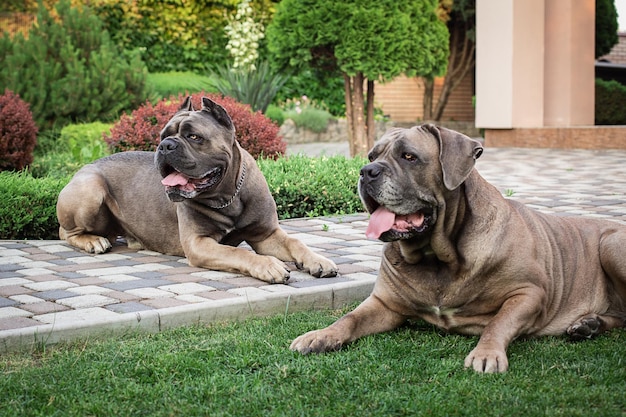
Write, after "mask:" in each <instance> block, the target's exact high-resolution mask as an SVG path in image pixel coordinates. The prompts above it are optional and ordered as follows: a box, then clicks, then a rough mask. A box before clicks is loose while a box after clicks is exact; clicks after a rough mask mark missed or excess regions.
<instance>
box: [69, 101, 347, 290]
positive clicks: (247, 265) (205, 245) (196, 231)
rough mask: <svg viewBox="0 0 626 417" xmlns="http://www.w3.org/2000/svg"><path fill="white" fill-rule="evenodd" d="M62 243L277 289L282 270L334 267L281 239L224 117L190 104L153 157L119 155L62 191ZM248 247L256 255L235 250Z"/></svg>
mask: <svg viewBox="0 0 626 417" xmlns="http://www.w3.org/2000/svg"><path fill="white" fill-rule="evenodd" d="M57 216H58V219H59V223H60V226H61V227H60V230H59V235H60V237H61V239H65V240H66V241H67V242H68V243H70V244H71V245H73V246H75V247H77V248H80V249H82V250H85V251H87V252H90V253H103V252H106V251H108V250H109V249H110V248H111V242H112V241H114V240H115V239H116V238H117V237H118V236H124V237H125V238H126V239H127V241H128V243H129V246H130V247H132V248H136V249H138V248H145V249H150V250H153V251H157V252H161V253H165V254H171V255H179V256H186V257H187V259H188V261H189V264H190V265H192V266H198V267H203V268H209V269H215V270H221V271H230V272H241V273H244V274H248V275H250V276H252V277H255V278H258V279H261V280H264V281H267V282H270V283H284V282H286V281H287V280H288V279H289V270H288V268H287V267H286V265H285V264H284V263H283V261H293V262H295V263H296V265H297V267H298V268H302V269H303V270H306V271H308V272H309V273H310V274H312V275H313V276H316V277H330V276H334V275H336V274H337V267H336V265H335V264H334V263H333V262H332V261H330V260H328V259H326V258H324V257H323V256H320V255H318V254H316V253H314V252H312V251H311V250H310V249H309V248H308V247H306V246H305V245H304V244H303V243H302V242H300V241H298V240H296V239H294V238H292V237H290V236H288V235H287V234H286V233H285V232H284V231H283V230H282V229H281V228H280V227H279V224H278V216H277V213H276V203H275V202H274V200H273V198H272V196H271V194H270V191H269V188H268V186H267V183H266V181H265V178H264V177H263V174H262V173H261V171H260V170H259V168H258V167H257V164H256V161H255V160H254V159H253V157H252V156H251V155H250V154H249V153H248V152H246V151H245V150H244V149H242V148H241V147H240V145H239V143H238V142H237V141H236V140H235V126H233V122H232V120H231V118H230V116H229V115H228V113H227V112H226V110H225V109H224V108H223V107H221V106H220V105H218V104H217V103H215V102H213V101H212V100H210V99H208V98H206V97H205V98H203V99H202V109H201V110H199V111H195V110H194V109H193V107H192V104H191V99H190V98H189V97H188V98H187V99H186V100H185V102H184V103H183V105H182V107H181V108H180V110H179V111H178V112H177V113H176V114H175V115H174V116H173V117H172V119H171V120H170V121H169V122H168V123H167V125H166V126H165V128H164V129H163V130H162V132H161V142H160V144H159V146H158V149H157V150H156V153H153V152H124V153H119V154H115V155H111V156H109V157H106V158H103V159H100V160H98V161H96V162H94V163H92V164H89V165H86V166H85V167H83V168H82V169H81V170H80V171H78V172H77V173H76V175H75V176H74V178H73V179H72V180H71V182H70V183H69V184H68V185H67V186H66V187H65V188H64V189H63V190H62V191H61V193H60V195H59V199H58V203H57ZM243 241H246V242H248V243H249V244H250V246H251V247H252V248H253V249H254V251H255V252H256V253H253V252H251V251H249V250H247V249H244V248H238V247H237V246H238V245H239V244H240V243H241V242H243Z"/></svg>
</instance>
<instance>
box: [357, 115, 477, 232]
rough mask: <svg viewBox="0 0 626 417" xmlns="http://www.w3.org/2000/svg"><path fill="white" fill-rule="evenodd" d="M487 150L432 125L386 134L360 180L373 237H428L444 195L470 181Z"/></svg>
mask: <svg viewBox="0 0 626 417" xmlns="http://www.w3.org/2000/svg"><path fill="white" fill-rule="evenodd" d="M482 150H483V148H482V146H481V145H480V143H479V142H477V141H475V140H473V139H470V138H468V137H467V136H465V135H462V134H461V133H458V132H455V131H453V130H449V129H445V128H442V127H437V126H434V125H430V124H426V125H422V126H415V127H413V128H411V129H401V128H394V129H391V130H389V131H388V132H386V133H385V135H384V136H383V137H382V138H381V139H380V140H379V141H378V142H377V143H376V145H375V146H374V147H373V148H372V150H371V151H370V153H369V155H368V158H369V160H370V163H369V164H367V165H365V166H364V167H363V168H362V169H361V176H360V178H359V185H358V188H359V195H360V197H361V200H362V201H363V204H364V206H365V208H366V209H367V211H369V212H370V213H371V217H370V222H369V226H368V229H367V232H366V233H367V236H368V237H369V238H373V239H375V238H379V239H380V240H383V241H386V242H389V241H394V240H401V239H412V238H416V237H424V238H428V237H429V236H430V233H431V231H432V229H433V227H434V225H435V223H436V222H437V218H438V216H439V215H440V213H439V211H440V209H441V207H440V206H441V201H442V197H441V196H442V195H445V193H446V192H449V191H453V190H455V189H457V188H458V187H459V186H460V185H461V184H462V183H463V182H464V181H465V179H466V178H467V177H468V176H469V174H470V172H471V171H472V169H473V168H474V163H475V161H476V159H477V158H478V157H479V156H480V155H481V153H482Z"/></svg>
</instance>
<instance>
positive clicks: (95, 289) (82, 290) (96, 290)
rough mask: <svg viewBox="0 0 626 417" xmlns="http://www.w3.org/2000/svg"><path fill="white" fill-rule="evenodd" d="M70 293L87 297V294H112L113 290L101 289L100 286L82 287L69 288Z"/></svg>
mask: <svg viewBox="0 0 626 417" xmlns="http://www.w3.org/2000/svg"><path fill="white" fill-rule="evenodd" d="M74 282H75V281H74ZM68 291H69V292H73V293H76V294H79V295H87V294H104V293H107V292H111V291H113V290H112V289H110V288H104V287H100V286H98V285H82V286H80V287H74V288H68Z"/></svg>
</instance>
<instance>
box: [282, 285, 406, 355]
mask: <svg viewBox="0 0 626 417" xmlns="http://www.w3.org/2000/svg"><path fill="white" fill-rule="evenodd" d="M405 320H406V317H405V316H403V315H401V314H399V313H396V312H395V311H393V310H390V309H389V308H387V306H386V305H385V304H383V303H382V302H381V301H380V299H379V298H378V297H376V296H375V295H370V296H369V297H368V298H367V299H366V300H365V301H363V302H362V303H361V305H359V306H358V307H357V308H356V309H354V311H352V312H350V313H348V314H346V315H345V316H343V317H342V318H340V319H339V320H337V321H336V322H334V323H333V324H331V325H330V326H328V327H326V328H325V329H321V330H314V331H311V332H308V333H305V334H303V335H302V336H300V337H298V338H296V339H295V340H294V341H293V342H292V343H291V346H290V347H289V348H290V349H291V350H295V351H298V352H300V353H302V354H308V353H322V352H328V351H332V350H338V349H340V348H341V347H342V346H343V345H345V344H347V343H350V342H353V341H354V340H356V339H358V338H360V337H363V336H367V335H370V334H374V333H382V332H386V331H389V330H393V329H395V328H396V327H398V326H400V325H401V324H402V323H403V322H404V321H405Z"/></svg>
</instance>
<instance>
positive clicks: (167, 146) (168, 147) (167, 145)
mask: <svg viewBox="0 0 626 417" xmlns="http://www.w3.org/2000/svg"><path fill="white" fill-rule="evenodd" d="M176 148H178V142H177V141H175V140H174V139H172V138H165V139H163V140H162V141H161V143H160V144H159V147H158V150H159V152H162V153H170V152H172V151H174V150H175V149H176Z"/></svg>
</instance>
